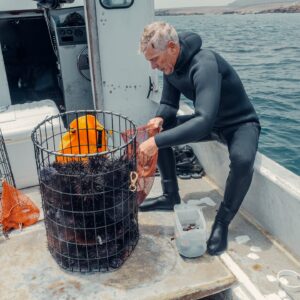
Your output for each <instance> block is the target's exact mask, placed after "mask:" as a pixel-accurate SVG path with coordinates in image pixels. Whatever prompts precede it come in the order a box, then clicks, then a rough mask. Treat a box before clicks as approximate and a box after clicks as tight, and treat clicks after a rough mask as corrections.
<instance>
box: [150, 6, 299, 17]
mask: <svg viewBox="0 0 300 300" xmlns="http://www.w3.org/2000/svg"><path fill="white" fill-rule="evenodd" d="M268 13H300V4H285V3H279V4H278V3H276V4H269V5H267V4H264V5H255V6H247V7H242V8H240V7H230V6H204V7H188V8H170V9H158V10H156V11H155V15H156V16H185V15H206V14H217V15H229V14H238V15H245V14H268Z"/></svg>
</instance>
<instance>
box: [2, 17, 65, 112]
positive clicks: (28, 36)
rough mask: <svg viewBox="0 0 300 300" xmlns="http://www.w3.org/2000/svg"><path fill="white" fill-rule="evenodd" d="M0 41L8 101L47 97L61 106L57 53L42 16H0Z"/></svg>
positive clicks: (14, 101)
mask: <svg viewBox="0 0 300 300" xmlns="http://www.w3.org/2000/svg"><path fill="white" fill-rule="evenodd" d="M0 43H1V48H2V54H3V60H4V65H5V69H6V75H7V81H8V86H9V91H10V96H11V104H22V103H25V102H29V101H39V100H44V99H51V100H53V101H54V102H55V103H56V105H57V106H58V107H59V108H63V107H64V101H63V95H62V91H61V88H60V86H59V80H58V78H59V71H58V68H57V57H56V55H55V53H54V50H53V47H52V44H51V40H50V35H49V32H48V28H47V24H46V21H45V18H44V16H43V15H40V16H34V17H24V18H15V17H14V18H11V19H0Z"/></svg>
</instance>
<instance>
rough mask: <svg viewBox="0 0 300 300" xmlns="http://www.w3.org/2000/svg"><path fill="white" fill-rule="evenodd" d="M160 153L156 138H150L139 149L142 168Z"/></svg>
mask: <svg viewBox="0 0 300 300" xmlns="http://www.w3.org/2000/svg"><path fill="white" fill-rule="evenodd" d="M157 151H158V148H157V146H156V143H155V139H154V137H151V138H149V139H148V140H146V141H145V142H143V143H142V144H141V145H140V146H139V149H138V156H139V162H140V164H141V165H142V166H144V165H146V164H147V162H148V161H149V160H150V159H151V157H153V156H154V155H155V154H156V153H157Z"/></svg>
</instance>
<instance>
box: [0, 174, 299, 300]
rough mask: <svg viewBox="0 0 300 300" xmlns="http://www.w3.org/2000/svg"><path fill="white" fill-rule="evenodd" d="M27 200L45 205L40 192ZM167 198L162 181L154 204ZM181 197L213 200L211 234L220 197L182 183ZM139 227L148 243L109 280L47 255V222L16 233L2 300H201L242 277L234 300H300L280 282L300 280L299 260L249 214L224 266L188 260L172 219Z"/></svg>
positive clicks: (203, 184) (142, 216)
mask: <svg viewBox="0 0 300 300" xmlns="http://www.w3.org/2000/svg"><path fill="white" fill-rule="evenodd" d="M26 193H27V194H28V195H30V197H31V198H32V199H33V200H34V201H35V202H36V203H40V200H39V199H40V196H39V192H38V191H37V189H36V188H31V189H27V190H26ZM159 193H160V184H159V178H157V180H156V182H155V184H154V187H153V189H152V192H151V196H153V195H158V194H159ZM180 193H181V196H182V200H183V201H188V200H191V199H194V200H197V199H201V198H203V197H207V196H208V197H210V198H211V199H212V200H213V201H214V202H216V205H215V206H209V205H206V208H205V209H204V215H205V218H206V221H207V225H208V226H207V227H208V234H209V230H210V227H211V224H212V221H213V217H214V215H215V211H216V209H217V207H218V205H219V202H220V201H221V199H222V196H221V195H220V191H219V190H217V188H216V187H215V186H214V185H213V184H212V183H211V182H210V180H209V179H208V178H206V177H204V178H202V179H191V180H180ZM139 224H140V233H141V237H140V240H139V243H138V245H137V247H136V249H135V250H134V252H133V253H132V255H131V257H130V258H129V259H128V260H127V261H126V263H125V264H124V265H123V266H122V267H121V268H120V269H119V270H117V271H115V272H111V273H105V274H104V273H99V274H92V275H80V274H77V273H68V272H65V271H63V270H61V269H60V268H59V267H58V266H57V264H56V263H55V261H54V260H53V258H52V257H51V255H50V254H49V252H48V250H47V248H46V237H45V230H44V226H43V222H42V221H40V222H39V224H37V225H34V226H32V227H29V228H25V229H24V230H23V231H22V232H19V231H15V232H14V233H12V234H11V235H10V239H9V240H5V239H4V238H3V237H0V252H1V257H0V265H1V273H0V277H1V280H0V288H1V296H0V299H1V300H2V299H51V298H52V299H105V300H106V299H107V300H110V299H157V300H162V299H199V298H201V297H204V296H206V295H209V294H214V293H217V292H219V291H221V290H224V289H226V288H228V287H229V286H231V285H232V283H233V282H234V281H235V276H236V277H237V279H238V280H239V281H238V283H237V284H236V285H235V286H234V288H233V292H234V293H233V298H234V299H260V296H262V297H263V298H265V299H285V300H287V299H295V300H298V299H300V294H299V293H298V294H297V293H294V294H291V293H290V294H287V293H285V292H284V291H283V290H282V289H281V288H280V287H279V283H278V281H277V280H276V274H277V272H278V271H280V270H282V269H292V270H295V271H297V272H300V263H299V261H298V260H297V258H295V257H293V256H292V255H291V254H290V253H288V252H287V251H286V250H285V249H284V247H283V246H282V245H280V244H279V243H277V242H276V241H275V240H273V239H272V237H270V236H269V235H268V233H267V232H264V231H261V230H259V229H258V228H257V227H256V226H254V225H253V224H251V223H250V222H249V220H248V219H247V218H245V216H244V215H243V214H241V213H239V214H238V215H237V216H236V217H235V219H234V221H233V222H232V224H231V226H230V232H229V247H228V251H227V252H226V254H225V255H223V256H221V258H216V257H214V258H213V257H210V256H208V255H207V254H205V255H204V256H203V257H201V258H197V259H184V258H182V257H181V256H180V255H179V254H178V252H177V250H176V246H175V241H174V240H173V239H172V237H173V234H174V221H173V213H171V212H155V213H154V212H151V213H149V212H147V213H139ZM222 261H225V262H226V264H228V268H226V267H225V265H224V263H223V262H222ZM229 269H231V271H232V272H233V273H234V274H235V276H234V275H233V273H232V272H231V271H230V270H229ZM263 298H262V299H263Z"/></svg>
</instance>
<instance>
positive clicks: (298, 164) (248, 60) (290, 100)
mask: <svg viewBox="0 0 300 300" xmlns="http://www.w3.org/2000/svg"><path fill="white" fill-rule="evenodd" d="M156 19H157V20H164V21H167V22H169V23H170V24H172V25H173V26H174V27H175V28H176V29H177V30H178V32H180V31H194V32H196V33H198V34H200V36H201V37H202V40H203V46H202V47H203V48H210V49H213V50H214V51H216V52H218V53H219V54H221V55H222V56H223V57H224V58H225V59H226V60H227V61H228V62H230V63H231V64H232V65H233V67H234V68H235V70H236V71H237V72H238V74H239V76H240V78H241V79H242V81H243V83H244V86H245V89H246V91H247V93H248V95H249V97H250V99H251V101H252V103H253V105H254V107H255V109H256V111H257V113H258V115H259V118H260V122H261V125H262V132H261V137H260V144H259V151H260V152H261V153H263V154H265V155H266V156H268V157H270V158H271V159H273V160H275V161H276V162H278V163H279V164H281V165H283V166H285V167H286V168H287V169H289V170H291V171H292V172H294V173H296V174H298V175H300V14H259V15H203V16H199V15H198V16H168V17H167V16H166V17H156ZM187 103H188V102H187Z"/></svg>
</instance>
